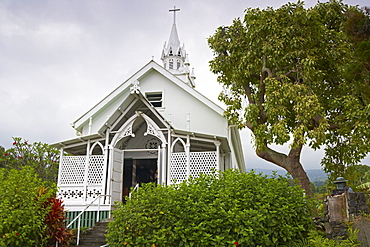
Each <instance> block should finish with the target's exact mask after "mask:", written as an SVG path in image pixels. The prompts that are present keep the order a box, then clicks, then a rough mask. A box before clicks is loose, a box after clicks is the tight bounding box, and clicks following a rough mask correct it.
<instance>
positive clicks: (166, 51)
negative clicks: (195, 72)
mask: <svg viewBox="0 0 370 247" xmlns="http://www.w3.org/2000/svg"><path fill="white" fill-rule="evenodd" d="M169 11H170V12H173V24H172V28H171V33H170V37H169V39H168V42H167V43H166V42H165V43H164V46H163V50H162V56H161V59H162V61H163V67H164V68H165V69H167V70H168V71H170V72H171V73H172V74H174V75H176V76H177V77H179V78H180V79H181V80H183V81H184V82H185V83H186V84H188V85H189V86H191V87H194V86H195V84H194V82H193V81H194V79H195V77H191V76H190V69H189V65H190V63H189V58H188V54H187V53H186V50H185V45H182V46H181V44H180V39H179V35H178V33H177V27H176V12H177V11H180V9H177V8H176V6H175V7H174V8H173V9H170V10H169Z"/></svg>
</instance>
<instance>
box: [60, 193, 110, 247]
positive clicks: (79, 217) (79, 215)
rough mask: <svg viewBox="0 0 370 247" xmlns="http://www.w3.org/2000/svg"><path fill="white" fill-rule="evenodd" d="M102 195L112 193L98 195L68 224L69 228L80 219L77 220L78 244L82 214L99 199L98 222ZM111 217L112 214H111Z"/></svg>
mask: <svg viewBox="0 0 370 247" xmlns="http://www.w3.org/2000/svg"><path fill="white" fill-rule="evenodd" d="M101 197H110V195H98V196H97V197H96V198H95V199H94V200H93V201H92V202H91V203H90V204H88V205H87V206H86V207H85V208H84V210H82V211H81V213H79V214H78V215H77V216H76V217H75V218H74V219H73V220H72V221H71V222H70V223H69V224H68V225H67V227H66V228H69V227H70V226H71V225H72V224H73V223H74V222H75V221H76V220H78V222H77V245H79V244H80V230H81V216H82V214H83V213H84V212H86V210H87V209H88V208H89V207H90V206H91V205H93V203H94V202H95V201H96V200H97V199H99V201H98V212H97V216H96V222H99V216H100V198H101ZM109 217H110V216H109Z"/></svg>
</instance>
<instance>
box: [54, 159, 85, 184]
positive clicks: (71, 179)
mask: <svg viewBox="0 0 370 247" xmlns="http://www.w3.org/2000/svg"><path fill="white" fill-rule="evenodd" d="M85 166H86V156H63V159H62V164H61V166H60V168H59V169H60V184H83V182H84V177H85Z"/></svg>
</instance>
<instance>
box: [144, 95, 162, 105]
mask: <svg viewBox="0 0 370 247" xmlns="http://www.w3.org/2000/svg"><path fill="white" fill-rule="evenodd" d="M145 96H146V98H147V99H148V101H149V102H150V103H151V104H152V105H153V106H154V107H162V92H150V93H145Z"/></svg>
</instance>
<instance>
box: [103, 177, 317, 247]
mask: <svg viewBox="0 0 370 247" xmlns="http://www.w3.org/2000/svg"><path fill="white" fill-rule="evenodd" d="M116 207H117V209H116V210H115V211H113V216H114V221H112V222H110V223H109V226H108V235H107V239H108V243H109V245H110V246H122V245H125V246H234V247H235V243H236V242H237V243H238V244H239V246H280V245H283V244H286V243H289V242H291V241H292V240H294V239H299V238H301V237H304V236H305V234H306V233H307V232H308V230H309V229H310V227H311V222H312V221H311V217H310V212H309V208H310V207H309V205H308V200H307V198H305V197H304V196H303V191H302V189H301V188H300V187H299V186H297V185H292V184H291V181H289V180H288V179H287V178H283V177H274V178H268V177H267V176H262V175H260V174H255V173H254V172H250V173H240V172H238V171H233V170H228V171H226V172H224V173H220V174H213V175H202V176H201V177H200V178H197V179H190V180H189V181H187V182H186V181H185V182H183V183H181V184H178V185H172V186H166V187H165V186H160V185H158V186H156V185H154V184H146V185H144V186H143V188H140V190H139V191H138V192H135V193H134V194H133V195H132V199H128V200H127V202H126V204H123V203H119V204H117V205H116Z"/></svg>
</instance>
